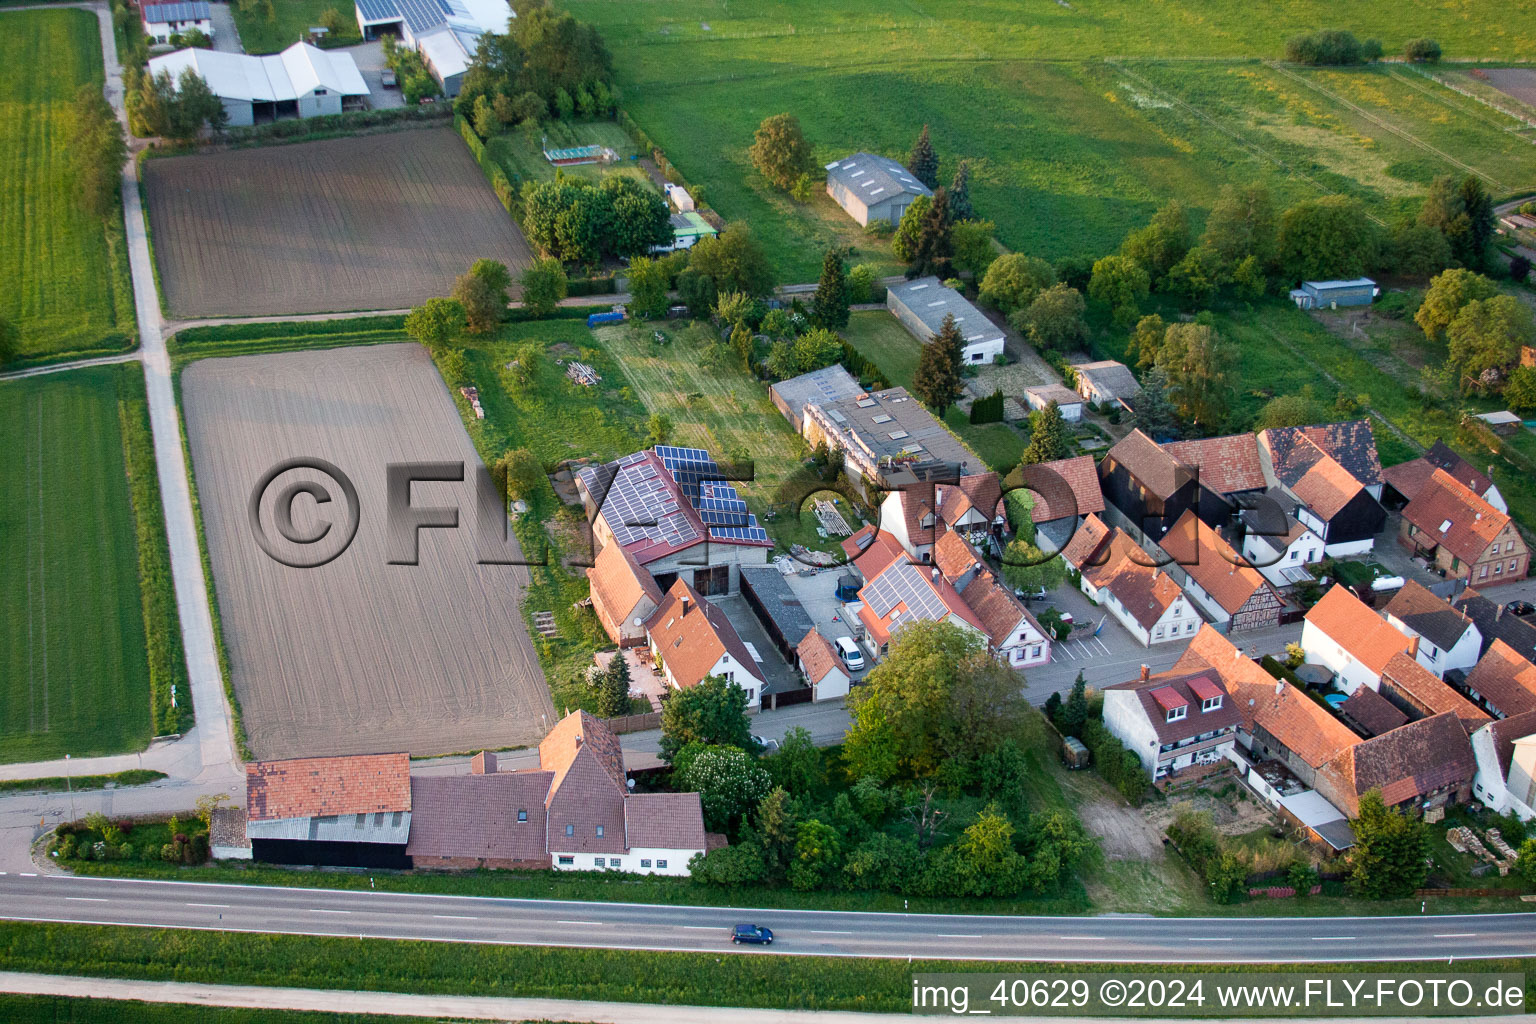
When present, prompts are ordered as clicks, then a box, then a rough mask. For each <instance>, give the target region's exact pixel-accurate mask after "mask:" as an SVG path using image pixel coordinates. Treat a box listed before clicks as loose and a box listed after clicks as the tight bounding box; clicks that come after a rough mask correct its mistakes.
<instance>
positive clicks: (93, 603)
mask: <svg viewBox="0 0 1536 1024" xmlns="http://www.w3.org/2000/svg"><path fill="white" fill-rule="evenodd" d="M141 372H142V371H140V369H139V367H138V366H136V365H135V366H130V367H118V366H100V367H91V368H89V369H83V370H74V371H70V372H67V373H59V374H50V375H47V376H44V377H34V378H29V379H24V380H16V381H8V382H5V383H0V482H3V483H4V486H5V490H6V493H7V494H8V495H10V497H9V498H8V499H7V500H6V501H4V502H0V761H35V760H43V759H47V758H57V757H62V756H64V755H65V754H66V753H68V754H73V755H75V756H76V757H81V756H85V755H90V754H115V753H120V752H123V751H126V750H136V749H142V748H143V747H144V746H145V745H146V744H147V743H148V742H149V739H150V736H151V733H152V729H151V713H150V675H149V666H148V660H147V654H146V643H145V628H144V609H143V604H142V597H141V592H140V589H139V560H138V554H137V547H136V542H135V538H134V517H133V510H132V507H131V505H130V502H129V483H128V478H127V472H126V469H125V462H124V455H123V435H122V428H121V425H120V419H119V403H120V402H121V401H122V400H123V397H124V396H123V392H122V388H123V385H124V384H125V379H124V378H125V375H126V374H129V373H141Z"/></svg>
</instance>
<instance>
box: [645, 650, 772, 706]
mask: <svg viewBox="0 0 1536 1024" xmlns="http://www.w3.org/2000/svg"><path fill="white" fill-rule="evenodd" d="M651 657H653V658H660V659H661V664H662V670H661V673H662V675H663V676H665V677H666V680H667V685H668V686H670V687H672V689H674V690H681V689H682V686H681V685H679V683H678V681H677V677H676V676H674V675H673V674H672V666H671V665H668V664H667V659H666V658H665V657H664V656H663V655H662V653H661V652H660V651H659V650H657V648H656V644H655V643H654V642H653V643H652V644H651ZM705 675H707V676H725V678H727V679H729V680H730V681H731V682H733V683H736V684H737V685H738V686H740V687H741V688H742V689H743V690H745V691H747V709H748V710H749V711H752V710H756V709H758V708H760V707H761V706H762V703H763V693H762V690H763V681H762V680H761V679H759V678H758V677H757V676H755V675H753V674H752V672H751V671H750V670H748V669H747V668H746V666H744V665H742V664H741V662H739V661H737V660H736V659H735V658H733V657H731V655H730V652H726V653H725V654H722V655H720V660H719V661H717V662H715V664H714V665H713V666H712V667H711V668H710V670H709V671H708V672H706V673H705Z"/></svg>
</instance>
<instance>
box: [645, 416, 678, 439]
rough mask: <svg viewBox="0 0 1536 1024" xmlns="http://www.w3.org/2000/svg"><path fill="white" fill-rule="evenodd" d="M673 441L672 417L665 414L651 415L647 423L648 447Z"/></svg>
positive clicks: (646, 436)
mask: <svg viewBox="0 0 1536 1024" xmlns="http://www.w3.org/2000/svg"><path fill="white" fill-rule="evenodd" d="M670 440H672V417H670V416H668V415H667V414H666V413H664V412H653V413H651V417H650V419H648V420H646V421H645V443H646V444H647V445H648V446H654V445H658V444H666V443H667V442H668V441H670Z"/></svg>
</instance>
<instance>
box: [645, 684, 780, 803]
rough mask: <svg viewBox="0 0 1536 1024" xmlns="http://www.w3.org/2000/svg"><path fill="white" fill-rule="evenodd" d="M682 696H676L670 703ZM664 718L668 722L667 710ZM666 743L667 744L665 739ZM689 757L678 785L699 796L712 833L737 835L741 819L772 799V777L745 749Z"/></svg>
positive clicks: (721, 748) (714, 747)
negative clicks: (736, 829)
mask: <svg viewBox="0 0 1536 1024" xmlns="http://www.w3.org/2000/svg"><path fill="white" fill-rule="evenodd" d="M684 692H686V691H684ZM678 696H679V694H676V693H674V694H673V695H672V698H671V699H669V700H668V702H667V703H668V704H670V703H671V702H672V700H675V699H676V698H677V697H678ZM662 715H663V721H665V715H666V711H665V710H663V712H662ZM662 742H663V743H665V742H666V739H665V735H663V739H662ZM686 753H687V754H688V755H689V756H687V757H686V758H685V759H682V760H683V767H680V768H679V769H678V770H677V772H676V773H675V777H674V785H676V786H677V788H678V789H680V790H682V791H684V792H694V793H698V794H699V803H700V804H701V805H702V806H703V810H704V827H705V828H707V829H709V830H710V831H712V832H729V831H733V830H734V828H735V826H736V824H737V823H738V822H739V821H740V820H741V816H742V815H744V814H746V813H747V812H748V811H749V810H751V809H752V808H754V807H756V806H757V805H758V804H759V803H760V802H761V801H762V799H763V797H765V796H767V795H768V790H769V785H770V784H769V780H768V773H767V772H766V771H764V770H763V769H762V768H761V767H759V766H758V765H757V764H756V763H755V762H754V761H753V760H752V758H751V756H750V755H748V754H747V753H746V752H745V751H744V750H742V749H741V748H739V747H733V746H728V745H722V744H707V745H703V746H700V747H696V748H693V749H689V750H687V751H686Z"/></svg>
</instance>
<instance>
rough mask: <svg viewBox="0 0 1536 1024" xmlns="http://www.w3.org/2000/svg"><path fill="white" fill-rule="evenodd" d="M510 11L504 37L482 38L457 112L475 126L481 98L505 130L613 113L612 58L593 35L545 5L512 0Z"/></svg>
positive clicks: (538, 0) (615, 97)
mask: <svg viewBox="0 0 1536 1024" xmlns="http://www.w3.org/2000/svg"><path fill="white" fill-rule="evenodd" d="M512 8H513V11H514V13H515V14H516V17H514V18H513V19H512V20H511V21H510V22H509V23H508V26H507V31H506V33H504V34H497V33H491V32H487V33H485V34H484V35H482V36H481V37H480V46H479V49H478V50H476V52H475V56H474V59H473V61H471V63H470V67H469V70H468V71H467V72H466V73H465V75H464V84H463V87H462V88H461V90H460V92H459V96H458V99H456V100H454V110H455V111H456V112H458V113H459V114H461V115H463V116H464V117H465V118H467V119H469V120H470V121H471V122H472V123H473V122H474V121H475V120H476V118H475V114H476V107H477V105H479V104H480V100H481V99H482V98H483V99H484V100H485V102H486V104H487V105H489V107H490V108H491V110H492V112H493V114H494V115H495V116H496V117H497V118H498V119H499V120H500V122H501V123H502V124H511V123H514V122H517V123H521V122H523V121H527V120H534V121H537V120H541V119H543V118H544V117H547V116H548V115H549V114H550V113H551V112H553V113H554V114H556V115H557V116H559V117H561V118H569V117H571V116H572V115H573V114H574V113H581V114H583V115H584V116H596V115H601V114H607V113H610V112H611V111H612V110H613V109H615V108H616V107H617V105H618V92H617V90H616V89H615V88H614V87H613V57H612V55H611V54H609V52H608V48H607V46H606V45H604V43H603V40H602V37H601V36H600V35H599V34H598V32H597V29H595V28H593V27H592V26H591V25H587V24H584V23H582V22H579V21H577V20H576V19H575V18H574V17H573V16H572V15H571V14H570V13H569V12H566V11H559V10H556V9H555V8H554V6H552V5H551V4H550V3H549V0H516V2H514V3H513V5H512ZM503 115H505V116H503ZM480 127H481V126H480V125H479V124H476V125H475V128H476V130H477V131H479V129H480ZM487 127H489V125H487ZM482 134H484V133H482Z"/></svg>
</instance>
